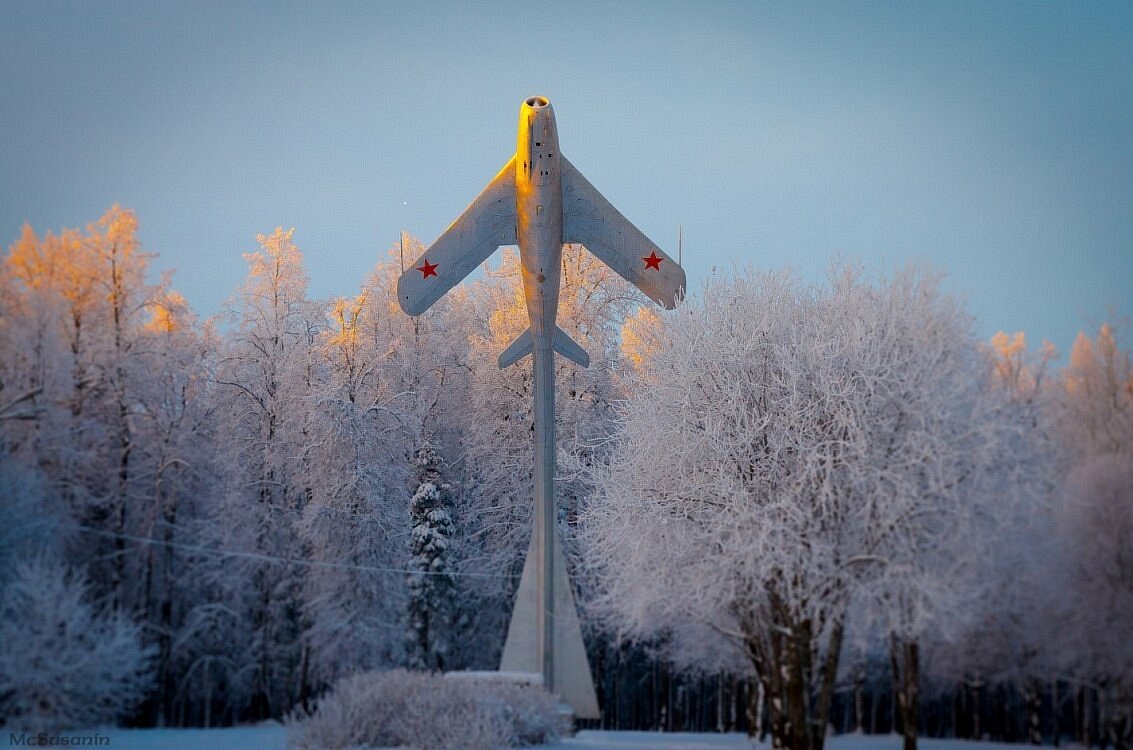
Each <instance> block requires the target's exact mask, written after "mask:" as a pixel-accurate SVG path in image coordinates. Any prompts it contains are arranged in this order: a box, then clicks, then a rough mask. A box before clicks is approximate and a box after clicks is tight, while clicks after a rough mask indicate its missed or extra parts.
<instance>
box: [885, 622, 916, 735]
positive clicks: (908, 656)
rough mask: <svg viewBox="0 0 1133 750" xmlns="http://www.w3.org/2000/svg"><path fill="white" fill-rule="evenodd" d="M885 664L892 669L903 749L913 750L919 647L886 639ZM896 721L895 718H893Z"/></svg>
mask: <svg viewBox="0 0 1133 750" xmlns="http://www.w3.org/2000/svg"><path fill="white" fill-rule="evenodd" d="M889 661H890V666H891V667H892V669H893V691H894V693H895V694H896V698H897V707H898V710H899V713H900V719H901V730H902V732H901V733H902V735H903V736H904V743H903V748H904V750H917V724H918V722H919V721H920V695H919V691H918V689H917V686H918V681H919V677H920V675H919V673H920V648H919V647H918V645H917V642H916V641H913V640H902V639H900V638H898V637H897V636H896V635H894V634H890V636H889ZM894 719H895V720H896V717H894Z"/></svg>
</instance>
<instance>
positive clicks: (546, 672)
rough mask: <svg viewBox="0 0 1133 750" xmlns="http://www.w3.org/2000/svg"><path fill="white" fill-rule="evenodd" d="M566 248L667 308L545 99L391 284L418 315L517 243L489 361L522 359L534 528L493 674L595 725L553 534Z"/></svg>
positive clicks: (645, 244)
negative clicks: (531, 430) (525, 323)
mask: <svg viewBox="0 0 1133 750" xmlns="http://www.w3.org/2000/svg"><path fill="white" fill-rule="evenodd" d="M565 243H578V244H581V245H584V246H585V247H586V249H587V250H589V251H590V252H591V253H593V254H594V255H596V256H597V257H598V258H599V259H600V260H602V262H604V263H605V264H606V265H608V266H609V267H610V268H612V269H613V270H614V271H616V272H617V273H618V274H619V275H621V276H622V277H623V278H625V279H626V280H627V281H629V282H630V283H632V284H634V285H635V286H637V288H638V289H640V290H641V291H643V292H644V293H645V294H646V295H647V296H648V297H649V298H650V299H652V300H653V301H655V302H657V303H659V304H661V305H662V306H664V307H666V308H669V309H672V308H673V307H674V306H676V304H677V302H678V300H679V299H680V298H681V296H682V295H683V294H684V287H685V272H684V270H683V269H682V268H681V267H680V266H679V265H678V264H677V263H676V262H675V261H674V260H673V259H672V258H670V257H669V256H668V255H666V254H665V252H664V251H662V250H661V248H659V247H657V245H655V244H654V243H653V242H652V241H651V240H650V239H649V238H648V237H646V236H645V235H644V234H642V233H641V231H640V230H639V229H638V228H637V227H635V226H634V225H633V224H631V223H630V222H629V220H627V219H626V218H625V217H624V216H622V215H621V213H620V212H619V211H618V210H617V209H616V208H614V207H613V206H612V205H611V204H610V202H609V201H607V200H606V199H605V198H604V197H603V196H602V194H601V193H599V192H598V191H597V190H596V189H595V188H594V186H593V185H591V184H590V183H589V182H588V181H587V179H586V178H585V177H583V176H582V173H580V172H579V171H578V170H577V169H575V167H574V165H573V164H571V163H570V162H569V161H568V160H567V158H566V157H565V156H563V154H562V152H561V151H560V150H559V135H558V130H557V128H556V126H555V113H554V110H553V109H552V107H551V103H550V102H549V101H548V100H547V99H546V98H545V97H542V96H533V97H531V98H530V99H527V100H526V101H524V102H523V105H522V106H521V107H520V109H519V134H518V136H517V138H516V150H515V155H514V156H512V157H511V158H510V159H509V160H508V162H507V163H506V164H505V165H504V167H503V169H501V170H500V171H499V173H498V174H497V175H496V176H495V177H494V178H492V181H491V182H489V183H488V186H487V187H486V188H484V190H483V191H482V192H481V193H480V195H478V196H477V197H476V200H474V201H472V205H470V206H469V207H468V208H466V209H465V210H464V213H462V214H461V215H460V216H459V217H458V218H457V219H456V221H454V222H453V223H452V224H451V225H450V226H449V227H448V229H446V230H445V231H444V233H443V234H441V236H440V237H439V238H437V240H436V242H434V243H433V244H432V245H431V246H429V248H428V249H427V250H426V251H425V253H424V255H422V256H421V257H420V258H419V259H418V261H417V262H416V263H415V264H414V267H413V268H410V269H409V270H407V271H406V272H405V273H404V274H402V276H401V278H400V279H399V280H398V283H397V295H398V300H399V301H400V303H401V308H402V309H403V310H404V311H405V312H406V313H407V314H409V315H420V314H421V313H423V312H424V311H425V310H427V309H428V308H429V307H430V306H431V305H432V304H433V303H434V302H436V301H437V300H438V299H440V297H441V296H442V295H443V294H444V293H445V292H447V291H448V290H449V289H451V288H452V287H453V286H454V285H456V284H457V283H458V282H460V281H461V280H462V279H463V278H464V277H465V276H467V275H468V274H469V273H470V272H471V271H472V270H473V269H474V268H476V267H477V266H478V265H480V264H481V263H483V262H484V261H485V260H486V259H487V258H488V256H489V255H491V254H492V253H493V252H495V250H496V249H497V248H498V247H499V246H501V245H515V244H518V245H519V257H520V263H521V265H522V275H523V291H524V295H525V297H526V301H527V314H528V319H529V320H530V328H528V330H527V331H525V332H524V333H522V334H520V336H519V338H518V339H516V340H515V341H514V342H513V343H512V344H511V345H510V346H508V347H507V349H505V350H504V351H503V353H502V354H500V358H499V365H500V367H501V368H503V367H507V366H509V365H512V364H515V363H516V362H518V361H519V360H521V359H523V358H524V357H526V356H527V355H528V354H531V355H532V360H533V363H532V368H533V373H534V398H535V472H534V473H535V519H534V521H535V523H534V528H533V530H532V535H531V545H530V547H529V548H528V553H527V561H526V563H525V565H524V568H523V577H522V579H521V581H520V586H519V592H518V593H517V594H516V603H515V609H514V611H513V613H512V619H511V623H510V625H509V627H508V636H507V642H506V643H505V646H504V654H503V659H502V660H501V665H500V669H501V670H503V671H515V672H530V673H539V674H541V675H542V680H543V684H544V685H545V686H546V687H547V688H548V689H549V690H551V691H552V692H556V693H558V694H559V695H560V697H561V698H562V699H563V700H564V701H565V702H566V703H567V704H569V705H570V706H571V707H572V708H573V709H574V712H575V715H576V716H578V717H580V718H599V711H598V701H597V698H596V696H595V693H594V684H593V681H592V679H591V676H590V668H589V664H588V661H587V658H586V649H585V647H584V646H583V642H582V632H581V630H580V629H579V625H578V615H577V612H576V611H575V604H574V596H573V595H572V594H571V589H570V583H569V580H568V578H567V574H566V566H565V564H564V563H563V557H562V552H561V550H560V549H559V543H558V541H557V538H556V534H555V506H554V497H555V495H554V475H555V415H554V408H555V404H554V395H555V381H554V377H555V370H554V363H553V355H552V354H551V352H552V351H554V352H558V353H559V354H561V355H563V356H564V357H566V358H567V359H569V360H571V361H572V362H575V363H577V364H579V365H581V366H582V367H587V366H589V364H590V357H589V356H588V355H587V353H586V352H585V351H584V350H583V349H582V347H581V346H579V345H578V344H577V343H576V342H575V341H574V340H573V339H571V338H570V336H568V335H567V334H566V333H565V332H564V331H563V330H562V329H561V328H559V327H558V325H556V322H555V321H556V316H557V313H558V305H559V276H560V273H561V269H562V252H563V245H564V244H565Z"/></svg>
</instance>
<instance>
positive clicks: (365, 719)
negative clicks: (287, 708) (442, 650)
mask: <svg viewBox="0 0 1133 750" xmlns="http://www.w3.org/2000/svg"><path fill="white" fill-rule="evenodd" d="M558 720H559V718H558V711H557V706H556V701H555V699H554V698H553V697H552V696H551V695H550V694H549V693H547V692H546V691H545V690H543V689H542V688H540V687H536V686H532V685H521V684H499V683H495V682H491V681H483V680H446V679H444V678H443V677H442V676H441V675H438V674H428V673H422V672H408V671H405V670H397V671H393V672H364V673H361V674H356V675H354V676H352V677H348V678H345V679H343V680H340V681H339V682H338V683H337V684H336V685H335V686H334V688H333V689H332V690H331V691H330V692H329V693H328V694H327V695H326V696H324V697H323V698H322V699H321V700H319V701H318V703H317V704H316V706H315V708H314V710H313V711H312V712H311V713H310V714H306V715H294V716H292V717H291V718H290V720H289V722H288V723H289V728H290V744H291V747H293V748H295V749H296V750H351V749H357V748H377V747H412V748H421V750H498V749H499V748H505V747H522V746H527V745H534V744H542V743H545V742H548V741H551V740H554V739H555V737H556V732H555V728H556V726H557V722H558Z"/></svg>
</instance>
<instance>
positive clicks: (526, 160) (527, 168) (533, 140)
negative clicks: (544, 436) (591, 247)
mask: <svg viewBox="0 0 1133 750" xmlns="http://www.w3.org/2000/svg"><path fill="white" fill-rule="evenodd" d="M518 131H519V132H518V135H517V137H516V150H515V213H516V239H517V241H518V243H519V259H520V264H521V266H522V276H523V292H524V296H525V297H526V298H527V315H528V317H529V318H530V321H531V336H532V339H533V343H534V348H536V349H542V350H544V351H547V350H550V349H551V344H552V338H553V336H554V333H555V318H556V315H557V313H558V307H559V276H560V274H561V270H562V255H563V191H562V170H561V167H560V158H561V155H560V153H559V133H558V129H557V128H556V126H555V111H554V109H553V108H552V107H551V104H550V102H548V101H547V100H546V99H545V98H543V97H541V96H533V97H531V98H530V99H528V100H526V101H525V102H524V103H523V106H522V107H520V110H519V128H518Z"/></svg>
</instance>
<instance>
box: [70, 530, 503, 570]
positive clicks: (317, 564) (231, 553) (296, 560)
mask: <svg viewBox="0 0 1133 750" xmlns="http://www.w3.org/2000/svg"><path fill="white" fill-rule="evenodd" d="M78 529H79V530H80V531H85V532H87V533H88V534H94V535H96V536H103V537H109V538H111V539H125V540H128V541H131V542H138V543H140V544H152V545H156V546H158V547H172V548H173V549H179V550H184V551H186V552H203V553H205V554H207V555H216V556H218V557H236V558H242V559H245V560H260V561H263V562H275V563H284V564H287V565H306V566H308V567H311V568H337V569H339V570H358V571H363V572H367V573H398V574H403V575H424V576H453V577H454V578H518V577H519V576H517V575H512V574H509V573H460V572H456V571H451V572H445V571H433V570H408V569H405V568H386V567H380V566H377V565H355V564H353V563H337V562H327V561H325V560H307V559H304V558H301V557H278V556H276V555H265V554H263V553H261V552H239V551H236V550H225V549H216V548H215V547H202V546H200V545H197V544H184V543H182V542H167V541H165V540H164V539H154V538H153V537H148V536H134V535H133V534H117V533H115V532H113V531H105V530H104V529H96V528H94V527H91V526H79V527H78Z"/></svg>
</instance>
